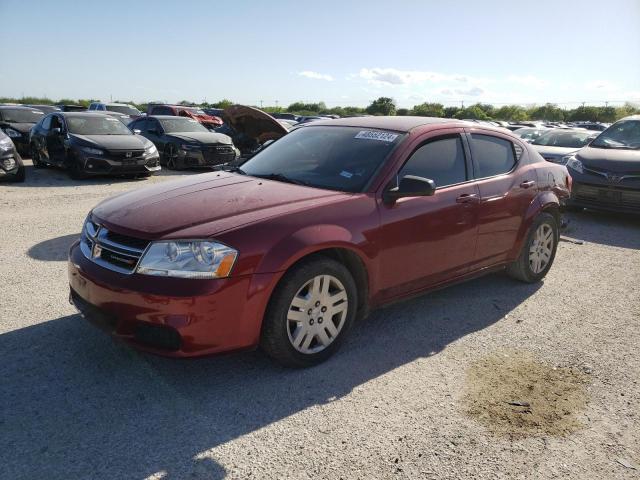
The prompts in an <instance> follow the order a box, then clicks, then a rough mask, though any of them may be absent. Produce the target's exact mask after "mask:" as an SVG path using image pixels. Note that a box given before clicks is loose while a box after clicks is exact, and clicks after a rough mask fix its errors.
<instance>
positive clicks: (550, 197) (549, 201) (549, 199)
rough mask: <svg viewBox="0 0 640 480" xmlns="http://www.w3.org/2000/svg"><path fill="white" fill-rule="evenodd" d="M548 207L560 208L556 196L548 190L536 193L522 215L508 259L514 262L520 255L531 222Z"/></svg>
mask: <svg viewBox="0 0 640 480" xmlns="http://www.w3.org/2000/svg"><path fill="white" fill-rule="evenodd" d="M549 207H560V200H559V199H558V196H557V195H556V194H555V193H554V192H553V191H550V190H545V191H541V192H538V194H537V195H536V196H535V198H534V199H533V201H532V202H531V203H530V204H529V207H528V208H527V212H526V213H525V215H524V218H523V220H522V224H521V225H520V230H518V235H517V237H516V241H515V244H514V246H513V249H512V250H511V252H510V253H509V259H511V260H515V259H516V258H518V255H520V251H521V250H522V245H523V243H524V240H525V238H526V236H527V233H528V232H529V229H530V228H531V224H532V223H533V220H534V219H535V218H536V217H537V216H538V214H539V213H540V212H542V211H544V210H546V209H548V208H549Z"/></svg>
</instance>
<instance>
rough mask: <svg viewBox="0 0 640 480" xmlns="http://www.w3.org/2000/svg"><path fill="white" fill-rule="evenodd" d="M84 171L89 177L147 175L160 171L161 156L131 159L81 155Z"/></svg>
mask: <svg viewBox="0 0 640 480" xmlns="http://www.w3.org/2000/svg"><path fill="white" fill-rule="evenodd" d="M81 159H82V160H81V161H82V170H83V172H84V173H87V174H89V175H121V174H135V173H141V174H147V173H154V172H159V171H160V168H161V167H160V156H159V155H158V154H156V155H150V156H148V157H136V158H131V159H122V158H111V157H109V156H92V155H86V154H81Z"/></svg>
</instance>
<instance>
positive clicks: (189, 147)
mask: <svg viewBox="0 0 640 480" xmlns="http://www.w3.org/2000/svg"><path fill="white" fill-rule="evenodd" d="M180 148H181V149H182V150H185V151H187V152H193V151H194V150H200V149H201V146H200V145H198V144H191V143H183V144H182V145H180Z"/></svg>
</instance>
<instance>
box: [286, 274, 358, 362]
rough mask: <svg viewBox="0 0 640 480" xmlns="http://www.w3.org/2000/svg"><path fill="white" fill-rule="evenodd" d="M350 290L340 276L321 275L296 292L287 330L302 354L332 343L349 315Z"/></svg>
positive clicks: (290, 338) (290, 309)
mask: <svg viewBox="0 0 640 480" xmlns="http://www.w3.org/2000/svg"><path fill="white" fill-rule="evenodd" d="M348 308H349V299H348V296H347V291H346V289H345V287H344V285H343V284H342V282H340V280H338V279H337V278H336V277H334V276H332V275H317V276H315V277H313V278H312V279H311V280H309V281H308V282H306V283H305V284H304V285H303V286H302V287H301V288H300V289H299V290H298V292H297V293H296V294H295V296H294V297H293V300H292V301H291V304H290V306H289V310H288V312H287V333H288V335H289V341H290V342H291V345H292V346H293V347H294V348H295V349H296V350H297V351H299V352H300V353H304V354H313V353H318V352H321V351H322V350H324V349H325V348H327V347H328V346H329V345H331V344H332V343H333V342H334V340H335V339H336V338H337V337H338V335H339V334H340V331H341V330H342V327H343V326H344V324H345V320H346V318H347V312H348Z"/></svg>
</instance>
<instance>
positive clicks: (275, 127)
mask: <svg viewBox="0 0 640 480" xmlns="http://www.w3.org/2000/svg"><path fill="white" fill-rule="evenodd" d="M223 118H224V120H225V125H224V126H223V127H222V128H219V129H218V130H217V131H218V132H220V133H224V134H226V135H229V136H230V137H231V138H232V140H233V143H234V145H235V146H236V147H237V148H238V149H239V150H240V153H241V155H242V156H243V157H244V158H245V159H246V158H250V157H251V156H253V155H254V154H255V153H256V152H257V151H258V150H260V148H262V146H263V145H264V144H265V143H266V142H269V141H273V140H277V139H279V138H280V137H282V136H284V135H286V134H287V133H288V132H289V129H288V128H287V127H285V126H284V125H282V124H281V123H280V122H279V121H278V120H276V119H275V118H273V117H272V116H271V115H269V114H268V113H266V112H263V111H262V110H259V109H257V108H254V107H247V106H245V105H231V106H230V107H227V108H226V109H225V110H224V114H223Z"/></svg>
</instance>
